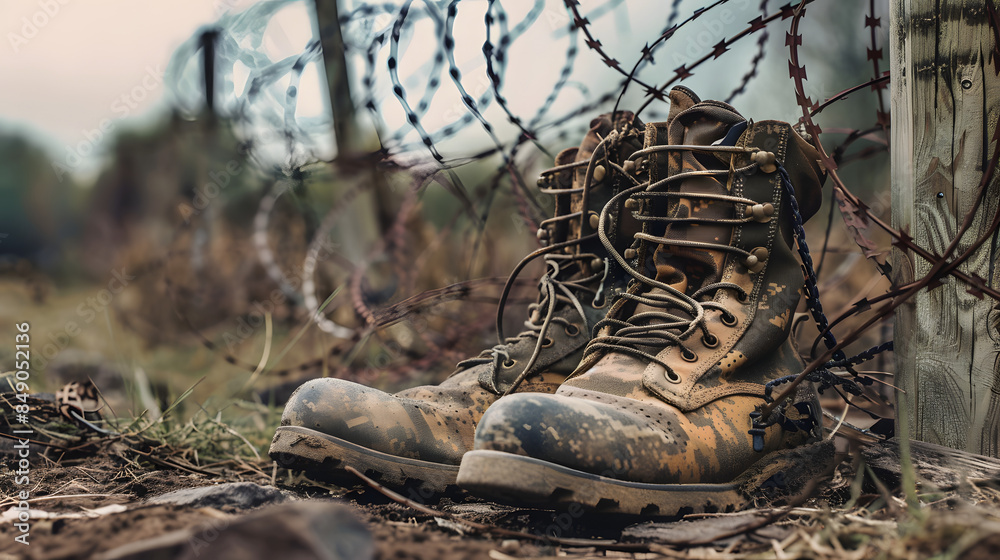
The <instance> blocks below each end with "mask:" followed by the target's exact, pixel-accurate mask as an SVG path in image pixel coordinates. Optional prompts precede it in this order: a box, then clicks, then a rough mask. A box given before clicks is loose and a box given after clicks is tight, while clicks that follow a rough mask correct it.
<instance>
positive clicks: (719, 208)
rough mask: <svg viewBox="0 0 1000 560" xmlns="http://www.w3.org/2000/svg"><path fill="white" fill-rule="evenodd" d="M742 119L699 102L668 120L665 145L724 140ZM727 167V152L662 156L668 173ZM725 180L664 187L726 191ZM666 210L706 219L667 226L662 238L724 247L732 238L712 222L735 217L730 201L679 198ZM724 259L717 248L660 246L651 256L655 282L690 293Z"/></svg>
mask: <svg viewBox="0 0 1000 560" xmlns="http://www.w3.org/2000/svg"><path fill="white" fill-rule="evenodd" d="M743 121H744V119H743V117H742V116H740V114H739V113H737V112H736V110H735V109H733V108H732V107H730V106H728V105H726V104H724V103H719V102H705V103H699V104H697V105H695V106H693V107H691V108H689V109H687V110H685V111H683V112H681V113H679V114H677V115H676V116H675V118H674V119H673V120H672V121H671V122H670V124H669V125H668V130H667V135H668V141H669V143H670V144H686V145H698V146H710V145H712V144H713V143H715V142H717V141H720V140H722V139H723V138H725V136H726V133H727V132H728V131H729V129H730V127H731V126H732V125H734V124H737V123H739V122H743ZM728 168H729V157H728V156H727V155H726V154H719V155H717V154H714V153H709V152H694V151H690V150H679V151H674V152H668V156H667V169H668V173H669V174H670V175H676V174H678V173H687V172H691V171H704V170H706V169H709V170H728ZM720 180H721V181H720ZM725 181H727V178H726V176H725V175H720V176H717V177H713V176H705V177H692V178H689V179H684V180H681V181H677V182H674V183H670V184H669V185H668V186H667V188H666V190H667V191H668V192H680V193H692V194H714V195H728V194H729V193H730V188H731V185H728V184H727V183H726V182H725ZM668 211H669V215H670V216H671V217H673V218H679V219H684V218H698V219H699V220H705V221H708V222H709V223H693V224H692V223H684V222H674V223H670V224H667V225H666V227H665V228H664V230H663V232H662V236H663V237H665V238H667V239H669V240H677V241H693V242H698V243H710V244H715V245H719V244H721V245H729V243H730V242H731V240H732V233H733V227H732V225H731V224H726V223H711V222H712V221H716V220H731V219H733V218H735V208H734V206H733V204H732V203H730V202H724V201H717V200H706V199H704V198H702V197H698V196H691V197H683V196H682V197H680V198H678V199H673V200H672V201H671V202H670V203H669V210H668ZM725 258H726V253H725V252H724V251H719V250H716V249H710V248H695V247H683V246H678V245H672V244H669V243H668V244H661V245H659V246H658V247H657V248H656V251H655V252H654V255H653V260H654V264H655V266H656V280H658V281H660V282H664V283H666V284H671V285H673V286H674V287H675V288H677V289H679V290H681V291H683V292H685V293H688V294H691V293H694V292H695V291H697V290H698V289H699V288H701V287H703V286H706V285H708V284H711V283H714V282H718V281H719V278H720V277H721V274H722V267H723V262H724V260H725Z"/></svg>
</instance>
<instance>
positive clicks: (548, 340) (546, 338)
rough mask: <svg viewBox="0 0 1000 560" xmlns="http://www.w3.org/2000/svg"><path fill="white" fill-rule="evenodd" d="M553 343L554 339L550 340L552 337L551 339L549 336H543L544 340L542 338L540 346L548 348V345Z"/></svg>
mask: <svg viewBox="0 0 1000 560" xmlns="http://www.w3.org/2000/svg"><path fill="white" fill-rule="evenodd" d="M553 344H555V341H554V340H552V339H551V338H549V337H545V340H543V341H542V348H549V347H551V346H552V345H553Z"/></svg>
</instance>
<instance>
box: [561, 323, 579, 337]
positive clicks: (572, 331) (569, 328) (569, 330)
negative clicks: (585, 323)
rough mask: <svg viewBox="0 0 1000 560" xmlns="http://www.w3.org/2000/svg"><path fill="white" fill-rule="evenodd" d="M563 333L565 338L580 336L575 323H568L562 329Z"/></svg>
mask: <svg viewBox="0 0 1000 560" xmlns="http://www.w3.org/2000/svg"><path fill="white" fill-rule="evenodd" d="M563 331H564V332H565V333H566V336H576V335H578V334H580V327H578V326H577V325H576V323H570V324H568V325H566V327H565V328H563Z"/></svg>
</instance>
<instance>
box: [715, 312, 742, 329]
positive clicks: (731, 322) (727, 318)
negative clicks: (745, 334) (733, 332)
mask: <svg viewBox="0 0 1000 560" xmlns="http://www.w3.org/2000/svg"><path fill="white" fill-rule="evenodd" d="M720 320H721V321H722V324H723V325H726V326H727V327H735V326H736V323H739V319H737V318H736V315H733V314H732V313H730V312H728V311H724V312H723V313H722V317H720Z"/></svg>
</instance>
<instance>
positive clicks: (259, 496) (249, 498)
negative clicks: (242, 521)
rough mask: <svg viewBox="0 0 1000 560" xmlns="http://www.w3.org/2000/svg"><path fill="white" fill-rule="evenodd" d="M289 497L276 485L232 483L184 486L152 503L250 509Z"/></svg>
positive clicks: (155, 499) (162, 495)
mask: <svg viewBox="0 0 1000 560" xmlns="http://www.w3.org/2000/svg"><path fill="white" fill-rule="evenodd" d="M285 500H286V497H285V495H284V494H282V493H281V490H278V489H277V488H275V487H273V486H261V485H259V484H254V483H252V482H229V483H226V484H217V485H215V486H200V487H198V488H184V489H183V490H175V491H173V492H167V493H166V494H161V495H159V496H156V497H154V498H150V499H149V501H148V503H150V504H174V505H179V506H192V507H214V508H218V507H221V506H231V507H234V508H237V509H250V508H255V507H259V506H262V505H265V504H279V503H281V502H284V501H285Z"/></svg>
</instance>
